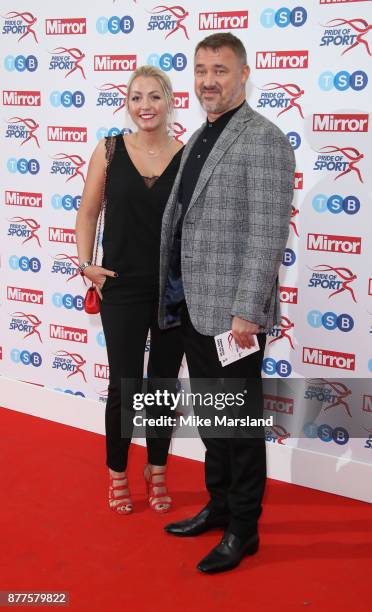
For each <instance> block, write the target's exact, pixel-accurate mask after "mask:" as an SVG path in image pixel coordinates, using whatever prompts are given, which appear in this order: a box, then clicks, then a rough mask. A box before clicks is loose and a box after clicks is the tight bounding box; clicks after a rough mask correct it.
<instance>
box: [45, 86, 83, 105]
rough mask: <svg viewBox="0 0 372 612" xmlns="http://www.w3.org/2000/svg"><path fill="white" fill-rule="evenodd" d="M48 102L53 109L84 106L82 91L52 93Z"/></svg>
mask: <svg viewBox="0 0 372 612" xmlns="http://www.w3.org/2000/svg"><path fill="white" fill-rule="evenodd" d="M49 101H50V103H51V105H52V106H53V107H54V108H58V107H59V106H63V107H64V108H70V107H71V106H73V107H75V108H81V107H82V106H84V104H85V96H84V94H83V92H82V91H67V90H66V91H52V93H51V94H50V96H49Z"/></svg>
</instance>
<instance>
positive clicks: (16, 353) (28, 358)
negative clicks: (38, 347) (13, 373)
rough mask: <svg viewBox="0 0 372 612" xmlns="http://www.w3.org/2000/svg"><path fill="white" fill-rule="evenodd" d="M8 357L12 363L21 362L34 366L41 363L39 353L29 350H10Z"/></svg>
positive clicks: (37, 366) (38, 365)
mask: <svg viewBox="0 0 372 612" xmlns="http://www.w3.org/2000/svg"><path fill="white" fill-rule="evenodd" d="M10 359H11V360H12V361H13V362H14V363H18V364H19V363H22V364H23V365H26V366H28V365H32V366H34V368H39V367H40V366H41V364H42V363H43V360H42V357H41V355H40V354H39V353H30V351H20V350H18V349H12V350H11V352H10Z"/></svg>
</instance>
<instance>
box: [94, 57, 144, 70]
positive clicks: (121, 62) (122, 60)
mask: <svg viewBox="0 0 372 612" xmlns="http://www.w3.org/2000/svg"><path fill="white" fill-rule="evenodd" d="M136 68H137V56H136V55H110V54H106V55H95V56H94V70H95V71H96V72H123V71H124V72H128V71H129V72H132V71H133V70H135V69H136Z"/></svg>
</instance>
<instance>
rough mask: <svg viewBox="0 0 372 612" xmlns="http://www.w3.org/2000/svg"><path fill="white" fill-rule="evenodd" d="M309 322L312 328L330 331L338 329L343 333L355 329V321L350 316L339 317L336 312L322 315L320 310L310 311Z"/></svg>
mask: <svg viewBox="0 0 372 612" xmlns="http://www.w3.org/2000/svg"><path fill="white" fill-rule="evenodd" d="M307 322H308V324H309V325H310V327H315V328H319V327H324V328H325V329H327V330H328V331H333V330H334V329H338V330H339V331H342V332H349V331H351V330H352V329H353V327H354V319H353V317H351V316H350V315H349V314H346V313H342V314H340V315H337V314H335V313H334V312H325V313H324V314H322V313H321V312H320V311H319V310H310V312H309V313H308V315H307Z"/></svg>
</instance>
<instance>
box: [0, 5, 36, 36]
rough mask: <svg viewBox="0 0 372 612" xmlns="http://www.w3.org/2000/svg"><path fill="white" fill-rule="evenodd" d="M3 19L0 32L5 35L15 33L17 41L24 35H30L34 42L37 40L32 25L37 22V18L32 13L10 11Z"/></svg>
mask: <svg viewBox="0 0 372 612" xmlns="http://www.w3.org/2000/svg"><path fill="white" fill-rule="evenodd" d="M3 19H5V23H4V25H3V30H2V33H3V34H5V35H6V36H9V35H15V36H18V35H19V38H18V42H20V41H21V40H22V39H23V38H26V36H30V37H31V38H33V39H34V41H35V42H38V39H37V35H36V32H35V30H34V26H35V24H36V22H37V18H36V17H34V15H33V14H32V13H29V12H26V11H25V12H23V13H19V12H18V11H10V12H9V13H7V14H6V15H5V16H4V17H3Z"/></svg>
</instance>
